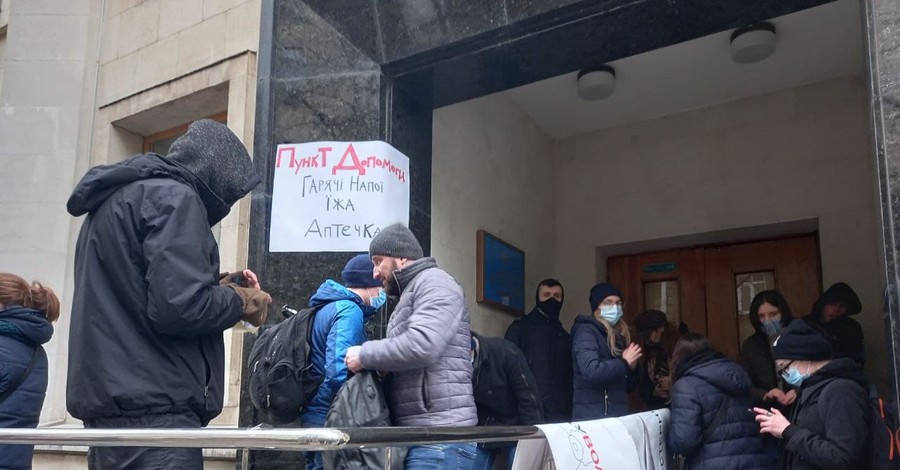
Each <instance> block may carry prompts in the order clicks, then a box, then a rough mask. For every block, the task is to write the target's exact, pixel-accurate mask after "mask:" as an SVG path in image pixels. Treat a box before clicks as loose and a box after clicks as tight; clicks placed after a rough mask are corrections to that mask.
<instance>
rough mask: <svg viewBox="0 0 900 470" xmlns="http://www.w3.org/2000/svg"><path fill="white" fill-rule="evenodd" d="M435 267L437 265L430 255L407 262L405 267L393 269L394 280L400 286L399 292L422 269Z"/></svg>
mask: <svg viewBox="0 0 900 470" xmlns="http://www.w3.org/2000/svg"><path fill="white" fill-rule="evenodd" d="M436 267H438V265H437V261H435V260H434V258H432V257H430V256H429V257H426V258H419V259H417V260H415V261H413V262H412V263H410V264H408V265H407V266H406V267H405V268H403V269H398V270H396V271H394V280H395V282H396V283H397V286H398V287H399V288H400V289H399V290H400V292H403V289H405V288H406V286H408V285H409V283H410V282H412V280H413V279H415V278H416V276H418V275H419V274H421V273H422V271H425V270H426V269H431V268H436Z"/></svg>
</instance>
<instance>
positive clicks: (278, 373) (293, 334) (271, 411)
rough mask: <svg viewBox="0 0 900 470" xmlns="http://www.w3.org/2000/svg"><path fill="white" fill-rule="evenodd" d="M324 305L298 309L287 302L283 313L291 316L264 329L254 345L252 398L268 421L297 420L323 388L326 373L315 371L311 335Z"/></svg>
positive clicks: (251, 363)
mask: <svg viewBox="0 0 900 470" xmlns="http://www.w3.org/2000/svg"><path fill="white" fill-rule="evenodd" d="M321 307H322V305H318V306H316V307H312V308H306V309H303V310H300V311H299V312H297V311H295V310H293V309H291V308H290V307H288V306H287V305H285V306H284V307H283V308H282V311H281V313H282V314H283V315H285V316H287V319H285V320H283V321H282V322H281V323H279V324H277V325H273V326H270V327H268V328H263V329H262V330H261V333H260V335H259V338H258V339H257V340H256V343H255V344H254V345H253V349H252V350H251V351H250V361H249V366H248V374H249V377H250V380H249V384H250V385H249V390H250V400H251V401H252V402H253V406H255V407H256V409H257V410H259V411H260V413H261V414H262V417H263V420H264V421H267V422H271V423H276V424H287V423H290V422H293V421H295V420H297V418H299V417H300V411H301V410H302V409H303V407H304V406H306V404H307V403H309V401H310V400H312V398H313V397H314V396H315V394H316V392H317V391H318V390H319V385H320V384H321V383H322V376H318V377H317V376H316V374H314V372H313V368H312V364H310V362H309V360H310V357H309V356H310V354H309V352H310V347H309V338H310V333H311V332H312V320H313V317H315V314H316V312H317V311H318V310H319V309H320V308H321Z"/></svg>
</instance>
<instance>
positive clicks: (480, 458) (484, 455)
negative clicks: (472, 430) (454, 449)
mask: <svg viewBox="0 0 900 470" xmlns="http://www.w3.org/2000/svg"><path fill="white" fill-rule="evenodd" d="M501 453H502V454H504V456H505V457H506V468H507V469H508V470H512V463H513V458H514V457H515V455H516V444H512V445H509V446H503V447H494V448H491V449H485V448H484V447H479V448H478V454H477V455H476V456H475V465H473V466H472V470H491V469H492V468H494V460H495V459H496V458H497V456H498V455H500V454H501Z"/></svg>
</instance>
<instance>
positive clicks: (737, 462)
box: [666, 350, 775, 470]
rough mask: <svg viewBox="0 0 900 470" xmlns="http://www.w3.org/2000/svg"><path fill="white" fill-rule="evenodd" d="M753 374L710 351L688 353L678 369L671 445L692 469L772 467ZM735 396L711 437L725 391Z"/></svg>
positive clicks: (673, 387) (772, 463)
mask: <svg viewBox="0 0 900 470" xmlns="http://www.w3.org/2000/svg"><path fill="white" fill-rule="evenodd" d="M749 393H750V377H748V376H747V373H746V372H745V371H744V370H743V369H742V368H741V367H740V366H739V365H738V364H737V363H735V362H734V361H731V360H730V359H727V358H725V357H724V356H722V355H721V354H719V353H717V352H715V351H711V350H707V351H701V352H699V353H697V354H694V355H693V356H688V357H687V358H685V359H684V361H683V362H682V364H681V365H680V366H679V367H678V370H677V371H676V372H675V383H674V385H673V386H672V414H671V416H672V420H671V425H670V427H669V433H668V435H667V436H666V440H667V443H668V445H669V450H671V451H674V452H677V453H679V454H682V455H684V456H685V461H686V462H685V463H686V468H687V469H704V468H705V469H717V470H720V469H721V470H729V469H768V468H774V466H775V462H771V461H767V457H766V455H765V452H764V449H763V441H762V438H761V437H760V435H759V426H758V425H757V424H756V421H755V417H754V415H753V414H752V413H750V412H748V411H747V409H748V408H749V407H750V405H751V403H750V395H749ZM726 395H728V396H730V397H731V401H730V403H729V404H728V406H727V408H726V409H725V411H724V413H725V414H724V416H723V417H722V419H721V421H720V422H719V425H718V426H717V427H716V429H715V430H714V431H713V432H712V435H711V436H710V438H709V440H708V441H706V442H703V434H704V432H705V431H706V429H707V428H708V427H709V426H710V425H711V424H712V422H713V420H714V419H715V415H716V412H717V411H718V410H719V407H720V406H721V405H722V401H723V400H724V399H725V396H726Z"/></svg>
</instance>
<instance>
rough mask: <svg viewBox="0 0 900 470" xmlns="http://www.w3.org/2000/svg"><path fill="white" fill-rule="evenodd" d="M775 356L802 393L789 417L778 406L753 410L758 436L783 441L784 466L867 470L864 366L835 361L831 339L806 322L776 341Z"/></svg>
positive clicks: (798, 469) (794, 469)
mask: <svg viewBox="0 0 900 470" xmlns="http://www.w3.org/2000/svg"><path fill="white" fill-rule="evenodd" d="M772 356H773V357H774V358H775V364H776V366H777V367H778V371H779V373H780V374H781V375H782V376H783V377H784V380H785V381H786V382H787V383H789V384H791V386H793V387H795V388H797V389H798V390H799V393H798V398H797V401H796V402H795V403H794V409H793V411H792V412H791V415H790V419H788V418H786V417H785V416H784V414H782V413H781V411H780V410H779V409H778V408H776V407H772V408H768V409H765V408H754V411H755V412H756V413H757V415H756V421H758V422H759V430H760V432H763V433H767V434H771V435H772V436H775V437H776V438H779V439H782V441H783V443H784V446H783V448H784V452H785V454H784V456H783V458H782V467H781V468H783V469H785V470H806V469H809V470H812V469H820V470H824V469H835V470H837V469H857V468H866V467H867V465H866V464H867V463H868V458H867V457H868V449H869V447H868V445H869V439H870V436H869V429H870V427H869V420H870V419H871V411H870V408H869V398H868V394H867V392H866V379H865V377H864V376H863V372H862V366H861V365H860V364H859V363H858V362H856V361H854V360H853V359H850V358H847V357H842V358H836V359H831V357H832V350H831V345H830V344H829V343H828V341H827V340H826V339H825V338H823V337H822V336H821V335H820V334H819V333H818V332H816V331H815V330H813V329H812V328H811V327H810V326H809V325H808V324H807V323H806V322H802V321H795V322H793V323H791V324H790V325H789V326H788V327H787V329H785V331H784V333H783V334H782V335H781V336H779V337H778V339H777V340H776V341H775V344H774V345H773V347H772Z"/></svg>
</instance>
